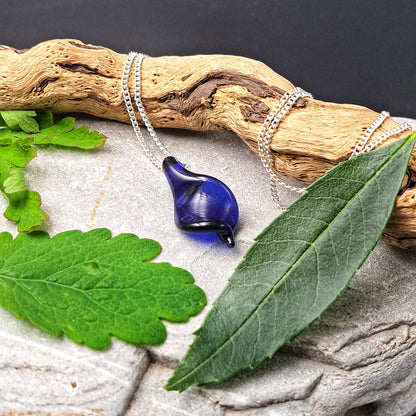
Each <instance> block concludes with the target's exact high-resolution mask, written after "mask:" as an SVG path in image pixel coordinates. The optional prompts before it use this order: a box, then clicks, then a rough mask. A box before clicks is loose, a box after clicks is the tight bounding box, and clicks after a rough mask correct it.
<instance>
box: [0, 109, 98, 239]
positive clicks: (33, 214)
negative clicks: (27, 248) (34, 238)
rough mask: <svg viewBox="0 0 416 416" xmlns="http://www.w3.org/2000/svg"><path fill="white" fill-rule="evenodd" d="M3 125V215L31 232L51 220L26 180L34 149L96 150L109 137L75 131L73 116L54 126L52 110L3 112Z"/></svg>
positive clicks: (0, 187) (0, 144) (0, 186)
mask: <svg viewBox="0 0 416 416" xmlns="http://www.w3.org/2000/svg"><path fill="white" fill-rule="evenodd" d="M0 126H2V127H4V128H1V127H0V191H1V192H2V193H3V194H4V196H5V197H6V198H7V200H8V202H9V205H8V207H7V209H6V211H5V212H4V216H5V217H6V218H8V219H9V220H12V221H15V222H16V223H17V226H18V228H17V229H18V231H19V232H21V231H26V232H28V231H32V230H33V229H35V228H37V227H39V226H40V225H42V224H43V223H44V222H45V221H47V220H48V219H49V217H48V215H47V214H46V213H45V212H43V211H42V210H41V208H40V205H41V200H40V196H39V194H38V193H37V192H34V191H31V190H29V189H27V188H26V183H25V180H24V170H23V167H24V166H25V165H26V164H27V163H28V162H29V161H30V160H31V159H33V158H34V157H35V156H36V148H35V147H34V146H42V145H55V146H65V147H73V148H80V149H95V148H96V147H99V146H102V145H103V144H104V142H105V140H106V137H105V136H104V135H102V134H100V133H98V132H96V131H92V132H90V131H89V130H88V128H87V127H85V126H81V127H77V128H74V126H75V120H74V119H73V118H72V117H66V118H64V119H62V120H61V121H60V122H59V123H57V124H54V121H53V116H52V113H51V112H50V111H37V112H36V111H32V110H30V111H20V110H16V111H0ZM19 130H21V131H19Z"/></svg>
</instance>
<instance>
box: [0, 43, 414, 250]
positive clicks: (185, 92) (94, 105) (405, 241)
mask: <svg viewBox="0 0 416 416" xmlns="http://www.w3.org/2000/svg"><path fill="white" fill-rule="evenodd" d="M125 60H126V55H124V54H119V53H116V52H114V51H112V50H110V49H108V48H104V47H100V46H94V45H87V44H84V43H82V42H80V41H79V40H73V39H58V40H51V41H47V42H43V43H40V44H38V45H36V46H34V47H33V48H31V49H28V50H16V49H14V48H12V47H8V46H0V108H1V109H3V110H12V109H50V110H51V111H52V112H54V113H68V112H81V113H86V114H91V115H93V116H97V117H102V118H107V119H113V120H118V121H122V122H129V118H128V115H127V112H126V110H125V106H124V101H123V97H122V93H121V88H120V82H121V75H122V73H123V66H124V63H125ZM142 74H143V75H142V99H143V104H144V106H145V108H146V111H147V113H148V115H149V119H150V121H151V123H152V124H153V126H155V127H172V128H180V129H189V130H196V131H203V130H212V129H227V130H231V131H233V132H234V133H236V134H237V135H238V136H239V137H241V138H242V139H243V140H244V142H245V143H246V144H247V145H248V146H249V147H250V149H251V150H253V151H254V152H255V153H257V135H258V132H259V129H260V128H261V125H262V123H263V121H264V119H265V118H266V116H267V114H268V113H269V111H270V110H271V109H272V108H273V107H274V106H276V104H277V103H278V101H279V99H280V97H281V96H282V95H283V94H284V92H285V91H286V90H288V89H290V88H292V87H293V85H292V84H291V83H290V82H289V81H288V80H286V79H285V78H283V77H282V76H280V75H278V74H277V73H275V72H274V71H273V70H271V69H270V68H269V67H267V66H266V65H264V64H263V63H261V62H258V61H255V60H251V59H248V58H243V57H236V56H229V55H209V56H206V55H196V56H187V57H176V56H163V57H157V58H146V59H145V60H144V61H143V67H142ZM137 117H138V118H139V119H140V116H139V114H137ZM376 117H377V113H376V112H374V111H372V110H369V109H368V108H365V107H362V106H358V105H351V104H334V103H328V102H323V101H319V100H315V99H310V98H303V99H299V100H298V101H297V102H296V104H295V106H294V108H293V109H292V110H291V111H290V112H289V114H288V115H287V116H286V117H285V118H284V119H283V121H282V122H281V124H280V125H279V129H278V131H277V132H276V134H275V136H274V137H273V140H272V143H271V150H272V152H273V156H274V163H275V167H276V170H277V171H278V172H279V173H281V174H282V175H284V176H287V177H289V178H292V179H296V180H299V181H302V182H306V183H311V182H313V181H314V180H316V179H317V178H319V177H320V176H322V175H323V174H324V173H325V172H326V171H327V170H328V169H330V168H332V167H333V166H335V165H336V164H338V163H339V162H341V161H342V160H346V159H348V157H349V156H350V154H351V152H352V151H353V149H354V146H355V144H356V142H357V140H358V139H359V138H360V137H361V136H362V134H363V133H364V131H365V130H366V128H367V126H368V125H369V124H371V123H372V122H373V121H374V120H375V118H376ZM396 126H397V123H396V122H395V121H394V120H392V119H390V118H389V119H387V120H386V121H385V122H384V123H383V124H382V126H381V127H379V128H378V129H377V131H376V132H375V137H377V136H379V135H381V134H383V133H384V132H385V131H388V130H391V129H392V128H394V127H396ZM408 134H409V132H404V133H401V134H398V135H396V136H393V137H391V138H390V139H389V140H387V141H386V142H385V143H390V142H392V141H394V140H397V139H398V138H400V137H404V136H406V135H408ZM415 195H416V151H415V152H414V153H413V155H412V158H411V160H410V163H409V169H408V174H407V176H406V178H405V180H404V182H403V185H402V190H401V192H400V195H399V196H398V198H397V201H396V206H395V209H394V211H393V214H392V216H391V218H390V220H389V223H388V225H387V227H386V229H385V232H384V235H383V238H384V240H385V241H387V242H388V243H391V244H393V245H396V246H399V247H406V248H407V247H413V246H416V219H415V213H416V197H415Z"/></svg>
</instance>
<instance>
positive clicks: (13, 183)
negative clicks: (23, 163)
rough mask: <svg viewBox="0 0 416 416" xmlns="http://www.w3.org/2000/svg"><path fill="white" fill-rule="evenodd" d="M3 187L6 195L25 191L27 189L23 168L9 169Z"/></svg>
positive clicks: (14, 167)
mask: <svg viewBox="0 0 416 416" xmlns="http://www.w3.org/2000/svg"><path fill="white" fill-rule="evenodd" d="M3 186H4V192H5V193H6V194H13V193H15V192H21V191H25V190H26V189H27V188H26V182H25V177H24V174H23V168H18V167H16V166H13V167H11V168H10V170H9V172H8V175H7V178H6V180H5V181H4V183H3Z"/></svg>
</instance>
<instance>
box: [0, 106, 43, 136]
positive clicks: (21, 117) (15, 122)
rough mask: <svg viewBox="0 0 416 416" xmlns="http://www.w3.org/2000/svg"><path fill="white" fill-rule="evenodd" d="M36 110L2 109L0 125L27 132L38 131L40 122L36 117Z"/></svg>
mask: <svg viewBox="0 0 416 416" xmlns="http://www.w3.org/2000/svg"><path fill="white" fill-rule="evenodd" d="M34 117H36V111H33V110H28V111H24V110H19V111H13V110H12V111H0V126H7V127H8V128H9V129H10V130H13V131H18V130H23V131H24V132H26V133H37V132H38V131H39V124H38V122H37V121H36V120H35V119H34Z"/></svg>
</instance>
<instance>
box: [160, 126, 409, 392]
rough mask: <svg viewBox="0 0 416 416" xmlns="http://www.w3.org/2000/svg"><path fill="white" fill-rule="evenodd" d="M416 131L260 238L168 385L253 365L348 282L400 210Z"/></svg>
mask: <svg viewBox="0 0 416 416" xmlns="http://www.w3.org/2000/svg"><path fill="white" fill-rule="evenodd" d="M415 141H416V134H413V135H411V136H409V137H407V138H405V139H402V140H399V141H397V142H395V143H393V144H391V145H389V146H385V147H382V148H380V149H378V150H375V151H372V152H369V153H366V154H363V155H360V156H358V157H355V158H353V159H351V160H349V161H347V162H344V163H341V164H340V165H338V166H337V167H335V168H333V169H331V170H330V171H328V172H327V174H326V175H325V176H324V177H322V178H321V179H319V180H318V181H316V182H315V183H314V184H312V185H311V186H310V187H309V188H308V189H307V191H306V193H305V194H304V195H303V196H302V197H301V198H299V199H298V200H297V201H296V202H295V203H294V204H292V205H291V206H290V207H289V208H288V209H287V210H286V211H285V212H284V213H283V214H282V215H280V216H279V217H278V218H276V220H274V221H273V222H272V223H271V225H270V226H268V227H267V228H266V229H265V230H264V231H263V232H262V233H261V234H260V235H259V236H258V237H257V238H256V242H255V244H254V245H253V246H252V247H251V249H250V250H249V251H248V253H247V254H246V256H245V258H244V260H243V261H242V262H241V263H240V264H239V266H238V267H237V269H236V270H235V272H234V274H233V276H232V277H231V279H230V281H229V283H228V285H227V287H226V288H225V289H224V291H223V292H222V293H221V295H220V296H219V297H218V299H217V300H216V301H215V303H214V305H213V307H212V309H211V311H210V312H209V314H208V316H207V318H206V320H205V322H204V323H203V325H202V327H201V328H200V329H199V330H198V331H197V334H196V335H197V336H196V339H195V341H194V343H193V344H192V345H191V347H190V348H189V349H188V352H187V354H186V355H185V357H184V359H183V360H182V363H181V364H180V365H179V367H178V368H177V369H176V370H175V372H174V374H173V375H172V377H171V378H170V380H169V381H168V383H167V386H166V388H167V389H168V390H179V391H182V390H184V389H186V388H188V387H189V386H191V385H192V384H198V385H202V384H207V383H212V382H217V381H221V380H224V379H226V378H228V377H231V376H232V375H234V374H236V373H237V372H239V371H241V370H243V369H246V368H253V367H255V366H257V365H259V364H260V363H261V362H263V361H264V360H265V359H266V358H269V357H272V356H273V354H274V353H275V352H276V351H277V350H278V349H279V348H280V347H281V346H283V345H284V344H286V343H288V342H289V341H290V340H292V339H293V338H294V337H295V336H296V335H298V334H299V333H300V332H301V331H302V330H303V329H305V328H306V327H307V326H308V325H310V324H311V323H312V322H313V321H314V320H315V319H316V318H318V317H319V316H320V315H321V314H322V312H323V311H324V310H325V309H326V308H328V306H329V305H330V304H331V303H332V302H333V301H334V300H335V299H336V298H337V296H338V295H339V294H340V293H341V292H342V291H343V290H344V288H345V287H346V286H347V284H348V282H349V280H350V279H351V277H352V276H353V275H354V273H355V271H356V270H357V269H358V268H359V267H360V266H361V265H362V263H363V262H364V260H365V259H366V258H367V256H368V254H369V253H370V252H371V250H372V249H373V248H374V246H375V245H376V243H377V241H378V239H379V237H380V235H381V233H382V231H383V229H384V227H385V225H386V223H387V220H388V218H389V216H390V214H391V211H392V209H393V206H394V202H395V199H396V196H397V193H398V191H399V189H400V185H401V183H402V180H403V177H404V174H405V172H406V169H407V164H408V160H409V157H410V154H411V152H412V149H413V146H414V144H415Z"/></svg>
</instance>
